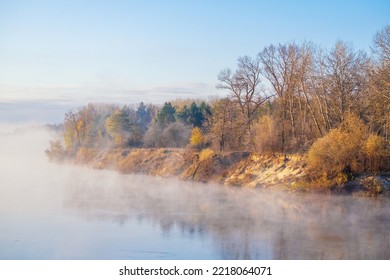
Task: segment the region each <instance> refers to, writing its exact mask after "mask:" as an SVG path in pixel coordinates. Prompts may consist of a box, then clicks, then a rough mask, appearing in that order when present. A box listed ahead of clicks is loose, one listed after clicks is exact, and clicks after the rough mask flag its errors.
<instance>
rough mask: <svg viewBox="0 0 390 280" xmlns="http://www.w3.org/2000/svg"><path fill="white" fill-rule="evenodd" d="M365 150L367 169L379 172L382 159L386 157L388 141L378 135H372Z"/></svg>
mask: <svg viewBox="0 0 390 280" xmlns="http://www.w3.org/2000/svg"><path fill="white" fill-rule="evenodd" d="M364 148H365V149H364V152H365V156H366V160H367V163H366V165H367V169H369V170H370V171H374V172H375V171H379V169H380V167H381V162H382V158H383V157H385V156H386V151H387V147H386V140H385V139H384V138H383V137H380V136H378V135H374V134H370V136H369V137H368V139H367V141H366V143H365V147H364Z"/></svg>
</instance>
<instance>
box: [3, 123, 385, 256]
mask: <svg viewBox="0 0 390 280" xmlns="http://www.w3.org/2000/svg"><path fill="white" fill-rule="evenodd" d="M50 137H52V135H51V133H49V132H48V131H46V130H45V129H42V128H40V127H29V128H26V127H20V128H19V129H17V130H15V129H14V128H12V129H10V127H7V128H4V127H3V129H2V132H1V133H0V155H1V158H0V259H390V234H389V232H390V203H389V199H388V198H387V199H386V198H375V199H371V198H357V197H352V196H335V195H332V196H327V195H313V194H293V193H283V192H275V191H270V190H266V189H265V190H261V189H243V188H232V187H224V186H220V185H215V184H201V183H194V182H184V181H179V180H177V179H172V178H169V179H168V178H158V177H151V176H145V175H121V174H118V173H117V172H115V171H110V170H92V169H88V168H86V167H81V166H73V165H69V164H68V165H66V164H55V163H50V162H48V160H47V159H46V157H45V154H44V152H43V151H44V149H45V148H47V146H48V140H49V139H50Z"/></svg>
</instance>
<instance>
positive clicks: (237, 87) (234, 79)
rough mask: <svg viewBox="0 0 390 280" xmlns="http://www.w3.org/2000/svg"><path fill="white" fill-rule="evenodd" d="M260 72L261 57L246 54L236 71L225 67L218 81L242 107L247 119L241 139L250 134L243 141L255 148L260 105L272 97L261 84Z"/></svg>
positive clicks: (241, 109)
mask: <svg viewBox="0 0 390 280" xmlns="http://www.w3.org/2000/svg"><path fill="white" fill-rule="evenodd" d="M260 73H261V68H260V61H259V59H258V58H255V59H253V58H250V57H249V56H244V57H240V58H239V59H238V64H237V70H236V71H235V72H234V73H232V71H231V70H230V69H225V70H223V71H221V73H220V74H219V75H218V80H219V81H220V83H218V85H217V88H218V89H223V90H227V91H228V92H229V94H230V98H231V99H232V100H233V101H235V102H236V103H237V104H238V106H239V108H240V112H241V114H242V116H243V119H244V121H245V123H244V124H243V129H242V133H241V135H240V139H241V140H244V136H246V135H247V136H249V137H248V139H247V140H246V141H243V142H247V143H245V144H247V145H248V146H249V147H251V148H254V143H253V130H252V126H253V120H254V118H255V116H256V113H257V112H258V109H259V108H260V106H261V105H262V104H263V103H264V102H265V101H266V100H267V99H268V98H270V96H267V94H266V93H265V90H264V88H263V87H262V85H261V80H260Z"/></svg>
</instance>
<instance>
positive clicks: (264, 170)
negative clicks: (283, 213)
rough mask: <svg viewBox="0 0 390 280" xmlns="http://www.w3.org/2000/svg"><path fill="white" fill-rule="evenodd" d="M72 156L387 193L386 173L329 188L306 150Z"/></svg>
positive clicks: (88, 161)
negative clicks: (308, 159)
mask: <svg viewBox="0 0 390 280" xmlns="http://www.w3.org/2000/svg"><path fill="white" fill-rule="evenodd" d="M70 160H71V161H72V162H74V163H76V164H81V165H87V166H89V167H91V168H95V169H113V170H117V171H119V172H121V173H125V174H131V173H141V174H146V175H152V176H162V177H177V178H179V179H181V180H191V181H197V182H204V183H207V182H215V183H218V184H223V185H227V186H238V187H250V188H271V189H272V188H277V189H280V190H284V191H293V192H294V191H299V192H308V191H310V192H322V193H346V194H353V195H358V196H390V176H389V175H386V174H382V175H375V176H374V175H360V176H356V177H353V178H347V177H346V176H345V177H342V178H341V179H340V178H336V179H335V180H334V181H332V182H330V183H329V182H327V184H328V185H329V184H332V185H329V186H327V187H324V186H322V185H321V183H322V182H321V180H318V179H317V180H313V181H312V180H311V179H310V178H311V176H310V174H309V172H310V171H309V170H308V168H307V164H306V160H305V156H304V155H298V154H293V155H283V154H257V153H250V152H228V153H215V152H214V151H212V150H209V149H206V150H202V151H196V150H190V149H116V150H97V149H87V148H81V149H79V151H78V152H77V153H76V155H75V156H74V157H71V158H70Z"/></svg>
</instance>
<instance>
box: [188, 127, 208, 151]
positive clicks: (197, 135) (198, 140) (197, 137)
mask: <svg viewBox="0 0 390 280" xmlns="http://www.w3.org/2000/svg"><path fill="white" fill-rule="evenodd" d="M204 142H205V138H204V136H203V133H202V131H201V130H200V128H199V127H195V128H193V129H192V131H191V136H190V144H191V145H192V146H194V147H201V146H202V145H203V144H204Z"/></svg>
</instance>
